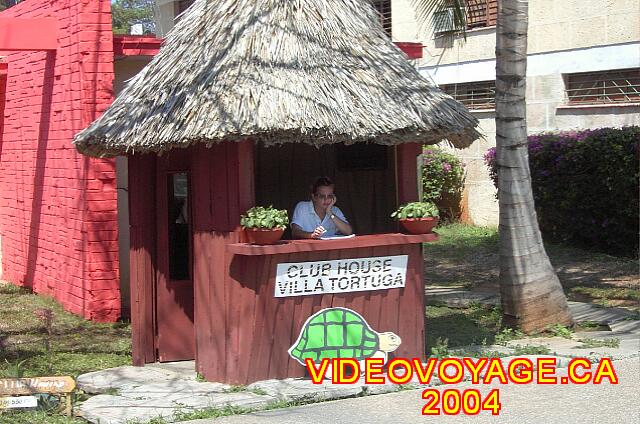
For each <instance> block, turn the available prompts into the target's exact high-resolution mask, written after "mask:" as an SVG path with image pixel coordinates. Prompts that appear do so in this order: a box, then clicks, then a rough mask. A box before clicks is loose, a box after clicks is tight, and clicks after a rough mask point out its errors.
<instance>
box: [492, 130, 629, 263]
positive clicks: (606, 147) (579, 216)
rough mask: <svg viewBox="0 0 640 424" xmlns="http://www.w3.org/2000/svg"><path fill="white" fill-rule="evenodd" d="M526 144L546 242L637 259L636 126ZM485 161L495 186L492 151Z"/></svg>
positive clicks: (574, 133)
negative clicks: (566, 243)
mask: <svg viewBox="0 0 640 424" xmlns="http://www.w3.org/2000/svg"><path fill="white" fill-rule="evenodd" d="M528 142H529V144H528V151H529V166H530V168H531V185H532V189H533V196H534V199H535V202H536V211H537V214H538V220H539V223H540V229H541V230H542V232H543V234H544V235H545V237H547V238H550V239H552V240H556V241H563V242H569V243H571V244H575V245H583V246H587V247H593V248H596V249H598V250H602V251H605V252H607V253H611V254H616V255H625V256H637V254H638V230H639V228H638V221H639V219H638V218H639V216H638V207H639V204H638V177H639V153H638V151H639V147H640V127H637V126H629V127H623V128H600V129H595V130H584V131H571V132H559V133H543V134H539V135H532V136H529V137H528ZM485 162H486V163H487V165H488V167H489V173H490V175H491V178H492V179H493V182H494V184H496V186H497V181H498V178H497V171H498V167H497V164H496V160H495V148H492V149H490V150H489V151H487V153H486V154H485Z"/></svg>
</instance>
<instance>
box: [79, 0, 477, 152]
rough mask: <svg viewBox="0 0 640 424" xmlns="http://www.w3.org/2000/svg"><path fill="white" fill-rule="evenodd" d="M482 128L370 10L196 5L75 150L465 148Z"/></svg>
mask: <svg viewBox="0 0 640 424" xmlns="http://www.w3.org/2000/svg"><path fill="white" fill-rule="evenodd" d="M477 125H478V121H477V120H476V119H475V118H474V117H473V116H472V115H471V114H470V113H469V112H468V111H467V110H466V109H465V108H464V107H463V106H462V105H461V104H460V103H458V102H456V101H455V100H453V99H452V98H451V97H450V96H448V95H446V94H444V93H443V92H442V91H441V90H439V89H438V88H437V87H435V86H434V85H433V84H432V83H430V82H429V81H427V80H426V79H425V78H423V77H422V76H420V75H419V73H418V72H417V71H416V69H415V68H414V67H413V66H412V65H411V64H410V63H409V62H408V61H407V59H406V58H405V56H404V54H403V53H402V52H401V51H400V50H399V49H398V48H397V47H396V46H394V45H393V43H392V42H391V41H390V40H389V38H388V37H387V35H386V34H385V33H384V31H383V29H382V27H381V25H380V23H379V18H378V16H377V13H376V11H375V10H374V8H373V7H372V6H371V5H370V3H369V2H368V1H367V0H296V1H292V0H221V1H210V0H197V1H196V2H195V3H194V4H193V6H192V7H190V8H189V10H188V11H187V12H185V14H184V15H183V16H182V18H181V19H180V21H179V22H178V23H177V24H176V26H175V27H174V29H173V30H172V31H171V32H170V33H169V35H168V36H167V38H166V41H165V43H164V46H163V47H162V49H161V50H160V53H159V54H158V55H157V56H156V57H155V58H154V59H153V61H152V62H151V63H150V64H149V65H148V66H147V67H146V68H145V69H143V70H142V71H141V72H140V73H139V74H138V75H137V76H136V77H135V78H133V79H132V80H131V81H130V82H129V84H128V86H127V87H126V88H125V90H124V91H123V92H122V93H121V94H120V96H119V97H118V98H117V99H116V100H115V101H114V103H113V104H112V105H111V106H110V107H109V108H108V109H107V111H106V112H105V113H104V114H103V115H102V116H101V117H100V118H99V119H98V120H96V121H95V122H93V123H92V124H91V125H90V126H89V127H88V128H87V129H85V130H84V131H82V132H80V133H79V134H77V136H76V137H75V140H74V142H75V144H76V147H77V149H78V150H79V151H81V152H82V153H84V154H88V155H92V156H114V155H119V154H132V153H143V152H163V151H167V150H169V149H172V148H175V147H186V146H189V145H191V144H194V143H205V144H208V145H210V144H213V143H217V142H220V141H222V140H244V139H252V140H254V141H260V142H262V143H264V144H265V145H270V144H277V143H288V142H304V143H309V144H312V145H316V146H320V145H323V144H328V143H345V144H353V143H359V142H369V143H378V144H386V145H393V144H398V143H403V142H422V143H427V144H432V143H438V142H440V141H442V140H443V139H447V140H449V141H450V142H451V143H452V144H453V145H454V146H456V147H459V148H463V147H466V146H468V145H469V144H470V143H471V142H472V141H473V140H475V139H477V138H478V137H479V133H478V131H476V129H475V128H476V126H477Z"/></svg>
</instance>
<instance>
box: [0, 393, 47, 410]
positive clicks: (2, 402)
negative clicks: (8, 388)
mask: <svg viewBox="0 0 640 424" xmlns="http://www.w3.org/2000/svg"><path fill="white" fill-rule="evenodd" d="M36 406H38V399H36V397H35V396H18V397H4V398H0V409H4V408H35V407H36Z"/></svg>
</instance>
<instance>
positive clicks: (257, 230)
mask: <svg viewBox="0 0 640 424" xmlns="http://www.w3.org/2000/svg"><path fill="white" fill-rule="evenodd" d="M288 223H289V217H288V215H287V211H286V209H275V208H274V207H273V206H269V207H267V208H265V207H263V206H254V207H252V208H251V209H249V210H248V211H247V213H245V214H244V215H241V216H240V225H241V226H242V228H244V230H245V233H246V234H247V238H248V239H249V242H250V243H256V244H270V243H275V242H276V241H278V240H280V238H281V237H282V234H283V233H284V230H285V228H287V224H288Z"/></svg>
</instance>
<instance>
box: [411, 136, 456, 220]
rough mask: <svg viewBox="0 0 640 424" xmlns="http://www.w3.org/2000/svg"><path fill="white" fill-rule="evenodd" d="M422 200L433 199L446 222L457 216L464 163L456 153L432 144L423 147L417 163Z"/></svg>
mask: <svg viewBox="0 0 640 424" xmlns="http://www.w3.org/2000/svg"><path fill="white" fill-rule="evenodd" d="M420 171H421V172H420V174H421V175H420V178H421V186H422V197H421V200H422V201H424V202H433V203H435V204H436V206H437V207H438V210H439V211H440V217H441V218H442V219H444V220H445V221H447V222H452V221H456V220H458V218H459V217H460V214H461V212H462V210H461V208H460V204H461V200H462V191H463V188H464V179H465V173H464V164H463V163H462V162H461V161H460V159H458V158H457V157H456V156H455V155H453V154H451V153H447V152H445V151H443V150H442V149H439V148H437V147H434V146H425V147H424V148H423V150H422V163H421V167H420Z"/></svg>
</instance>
